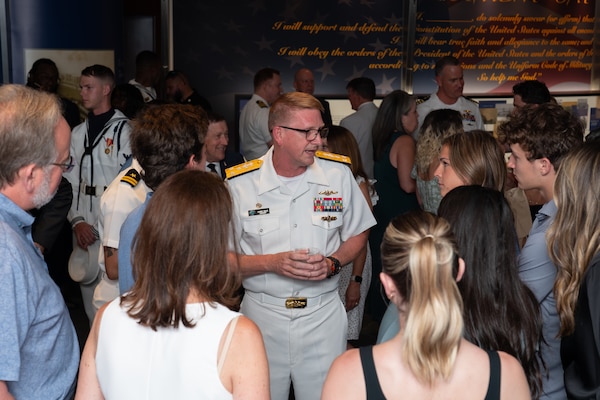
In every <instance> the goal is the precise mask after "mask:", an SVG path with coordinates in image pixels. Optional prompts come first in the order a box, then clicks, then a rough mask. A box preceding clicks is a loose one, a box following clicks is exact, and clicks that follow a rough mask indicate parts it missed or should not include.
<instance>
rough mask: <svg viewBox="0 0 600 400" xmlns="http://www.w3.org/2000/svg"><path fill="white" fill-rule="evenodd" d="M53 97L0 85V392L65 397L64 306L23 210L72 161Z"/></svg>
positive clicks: (48, 194) (68, 384) (69, 362)
mask: <svg viewBox="0 0 600 400" xmlns="http://www.w3.org/2000/svg"><path fill="white" fill-rule="evenodd" d="M70 140H71V130H70V128H69V125H68V124H67V121H66V120H65V119H64V118H63V117H62V115H61V109H60V103H59V100H58V98H57V97H56V96H54V95H51V94H48V93H43V92H41V91H35V90H33V89H29V88H26V87H25V86H19V85H4V86H1V87H0V277H1V278H0V326H1V327H2V329H1V330H0V398H2V399H4V398H8V399H12V398H17V399H37V398H48V399H50V398H51V399H67V398H72V396H73V393H74V389H75V377H76V374H77V367H78V362H79V345H78V343H77V336H76V334H75V329H74V327H73V323H72V322H71V319H70V317H69V311H68V310H67V307H66V306H65V303H64V301H63V298H62V295H61V293H60V290H59V289H58V287H57V286H56V285H55V284H54V282H53V281H52V279H51V278H50V275H49V274H48V269H47V266H46V263H45V262H44V259H43V257H42V253H41V252H40V250H39V249H38V248H37V247H36V246H35V245H34V242H33V240H32V238H31V226H32V224H33V219H34V218H33V217H32V216H31V215H30V214H29V213H28V212H27V211H28V210H31V209H34V208H39V207H41V206H43V205H44V204H46V203H48V202H49V201H50V200H51V199H52V197H53V196H54V194H55V193H56V190H57V188H58V184H59V182H60V179H61V176H62V173H63V172H64V171H67V170H68V169H70V168H71V167H72V164H73V162H72V158H71V156H70V154H69V143H70Z"/></svg>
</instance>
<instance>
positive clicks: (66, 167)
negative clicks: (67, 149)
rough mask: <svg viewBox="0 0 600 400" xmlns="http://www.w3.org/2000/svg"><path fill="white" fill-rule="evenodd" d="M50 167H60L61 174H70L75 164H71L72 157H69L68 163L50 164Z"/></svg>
mask: <svg viewBox="0 0 600 400" xmlns="http://www.w3.org/2000/svg"><path fill="white" fill-rule="evenodd" d="M52 165H56V166H57V167H61V168H62V170H63V172H71V171H72V170H73V167H74V166H75V164H74V163H73V156H70V157H69V162H67V163H63V164H60V163H52Z"/></svg>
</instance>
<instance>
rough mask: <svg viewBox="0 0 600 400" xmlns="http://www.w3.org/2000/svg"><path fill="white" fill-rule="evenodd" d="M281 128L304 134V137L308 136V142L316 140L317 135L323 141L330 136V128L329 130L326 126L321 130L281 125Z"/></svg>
mask: <svg viewBox="0 0 600 400" xmlns="http://www.w3.org/2000/svg"><path fill="white" fill-rule="evenodd" d="M280 128H283V129H289V130H292V131H296V132H301V133H304V135H305V136H306V140H308V141H309V142H312V141H313V140H315V139H316V138H317V135H319V136H321V139H325V138H326V137H327V135H328V134H329V128H327V127H326V126H324V127H322V128H319V129H298V128H290V127H289V126H282V125H280Z"/></svg>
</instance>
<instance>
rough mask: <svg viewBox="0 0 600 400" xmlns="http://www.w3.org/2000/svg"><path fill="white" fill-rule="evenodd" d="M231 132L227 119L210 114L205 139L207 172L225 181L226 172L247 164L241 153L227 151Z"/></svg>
mask: <svg viewBox="0 0 600 400" xmlns="http://www.w3.org/2000/svg"><path fill="white" fill-rule="evenodd" d="M228 144H229V130H228V129H227V122H226V121H225V118H224V117H223V116H221V115H218V114H216V113H213V112H208V131H207V132H206V138H205V139H204V152H205V155H206V170H207V171H210V172H215V173H217V174H219V175H220V176H221V178H223V179H225V170H226V169H227V168H229V167H233V166H234V165H238V164H241V163H243V162H245V161H246V160H244V157H243V156H242V155H241V154H240V153H235V152H233V151H228V150H227V145H228Z"/></svg>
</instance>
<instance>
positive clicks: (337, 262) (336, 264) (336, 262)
mask: <svg viewBox="0 0 600 400" xmlns="http://www.w3.org/2000/svg"><path fill="white" fill-rule="evenodd" d="M327 258H328V259H330V260H331V262H332V263H333V265H332V267H331V271H329V275H327V277H328V278H331V277H332V276H334V275H337V274H339V273H340V270H341V269H342V264H341V263H340V260H338V259H337V258H335V257H332V256H329V257H327Z"/></svg>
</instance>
